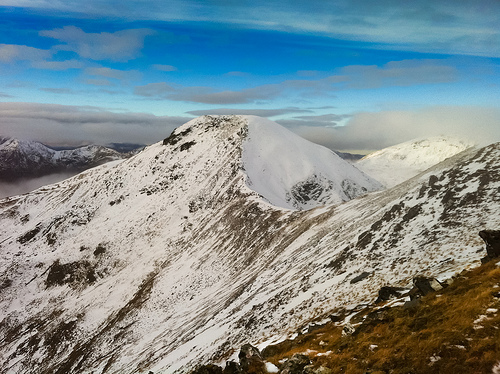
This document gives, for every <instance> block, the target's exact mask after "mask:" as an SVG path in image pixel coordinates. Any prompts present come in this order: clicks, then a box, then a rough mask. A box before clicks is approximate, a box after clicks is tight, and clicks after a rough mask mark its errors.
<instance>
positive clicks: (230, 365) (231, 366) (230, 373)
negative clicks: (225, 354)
mask: <svg viewBox="0 0 500 374" xmlns="http://www.w3.org/2000/svg"><path fill="white" fill-rule="evenodd" d="M241 372H242V371H241V367H240V365H239V364H238V363H237V362H234V361H227V362H226V367H225V368H224V371H223V372H222V373H223V374H239V373H241Z"/></svg>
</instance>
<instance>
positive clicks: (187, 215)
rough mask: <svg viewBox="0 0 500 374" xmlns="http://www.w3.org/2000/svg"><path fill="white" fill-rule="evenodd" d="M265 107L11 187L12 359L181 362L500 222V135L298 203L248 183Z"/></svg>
mask: <svg viewBox="0 0 500 374" xmlns="http://www.w3.org/2000/svg"><path fill="white" fill-rule="evenodd" d="M252 123H253V124H252ZM262 124H263V120H260V119H256V118H253V117H202V118H199V119H196V120H193V121H191V122H189V123H188V124H185V125H183V126H181V127H180V128H178V129H177V130H176V131H175V132H174V133H173V134H172V135H171V136H169V137H168V138H167V139H165V140H164V142H163V143H158V144H154V145H152V146H150V147H148V148H146V149H145V150H144V151H143V152H141V153H139V154H138V155H137V156H135V157H132V158H130V159H128V160H125V161H122V162H116V163H109V164H106V165H103V166H101V167H97V168H94V169H91V170H88V171H86V172H84V173H82V174H80V175H78V176H76V177H74V178H71V179H69V180H66V181H64V182H61V183H60V184H58V185H53V186H48V187H44V188H42V189H39V190H37V191H34V192H32V193H30V194H27V195H24V196H18V197H12V198H7V199H3V200H0V220H1V223H2V224H1V225H0V256H1V258H0V277H1V278H0V293H1V298H0V315H1V316H3V317H2V318H3V319H2V321H1V322H0V336H4V337H5V338H4V339H3V340H2V341H1V342H0V355H1V357H2V360H0V371H1V372H6V373H19V372H31V373H90V372H99V373H101V372H106V373H143V372H144V373H147V372H148V371H153V372H154V373H155V374H157V373H172V372H176V371H180V372H186V371H188V370H189V369H190V368H192V367H193V366H195V365H196V364H198V363H200V362H207V361H215V362H217V361H219V360H222V359H225V358H227V357H228V356H230V355H232V354H233V351H232V349H233V348H235V347H238V346H239V345H241V344H243V343H246V342H252V343H254V344H259V343H263V342H265V341H269V340H272V339H276V338H279V337H283V336H287V335H291V334H293V333H294V332H295V331H296V330H297V329H299V328H301V327H302V326H304V324H306V323H308V322H309V321H311V320H312V319H315V318H324V317H325V316H328V315H329V314H330V313H332V312H333V311H334V310H335V309H336V308H350V307H352V306H354V305H356V304H359V303H364V302H370V301H373V300H374V299H375V298H376V293H377V291H378V289H379V288H380V287H381V286H383V285H388V284H390V285H396V286H408V285H409V284H410V283H411V279H412V276H414V275H416V274H418V273H423V274H430V275H434V276H439V275H445V274H449V273H450V272H453V271H457V270H460V269H462V268H464V267H468V266H471V264H473V263H474V261H477V260H478V259H479V258H480V257H481V256H482V255H483V254H482V253H480V252H481V251H478V250H480V249H481V246H482V244H481V240H480V239H479V237H478V235H477V232H478V231H479V230H481V229H484V228H496V227H498V225H499V224H500V214H499V213H498V212H499V210H498V204H499V197H498V188H499V187H500V180H499V178H500V173H499V171H500V161H499V160H500V145H498V144H497V145H492V146H490V147H487V148H484V149H481V150H479V151H469V152H466V153H464V154H461V155H459V156H455V157H454V158H451V159H448V160H446V161H445V162H444V163H441V164H439V165H437V166H435V167H434V168H432V169H430V170H429V171H428V172H427V173H426V174H423V175H421V176H419V177H418V178H414V179H412V180H411V181H408V182H405V183H403V184H401V185H400V186H398V187H396V188H394V189H391V190H388V191H381V192H375V193H372V194H369V195H365V196H363V197H360V198H358V199H354V200H351V201H349V202H346V203H343V204H341V205H332V206H326V207H320V208H316V209H311V210H302V211H297V210H291V209H284V208H283V207H275V206H273V205H271V204H270V203H269V200H270V199H269V198H263V197H262V196H261V195H262V194H264V195H265V194H266V191H268V190H269V188H270V187H269V186H267V187H266V189H265V191H264V193H262V194H260V193H257V192H255V191H254V190H252V189H250V188H249V185H247V182H248V180H252V181H253V182H255V181H256V180H258V175H256V174H252V172H249V170H258V169H257V168H256V167H255V163H258V162H257V161H252V160H257V155H259V154H260V155H262V153H253V154H252V153H251V152H250V155H252V157H250V160H251V161H248V160H249V159H248V158H247V159H245V157H247V156H248V154H247V155H244V154H245V152H249V149H246V150H245V147H248V145H249V143H251V142H254V141H257V139H262V138H259V137H258V135H262V134H263V132H259V131H260V130H258V128H257V130H256V129H255V128H254V129H252V126H254V125H255V126H256V127H258V126H260V125H262ZM261 131H263V130H261ZM271 131H274V130H271ZM271 140H272V139H268V141H271ZM273 141H277V140H273ZM286 144H288V142H286ZM250 149H252V148H250ZM264 149H266V148H265V147H264ZM304 152H306V153H307V154H309V155H310V151H304ZM283 154H286V152H284V153H283ZM262 157H263V156H262ZM244 160H246V162H243V161H244ZM268 161H269V160H268ZM276 161H277V162H278V161H279V162H281V163H283V164H284V165H287V162H286V161H282V160H279V159H278V160H276ZM259 162H260V161H259ZM269 164H270V161H269ZM243 166H244V168H243ZM269 167H270V168H271V167H273V166H269ZM277 170H280V168H278V169H277ZM318 170H321V168H319V169H318ZM318 173H319V172H318ZM293 183H294V181H291V182H289V184H286V183H284V184H283V183H281V182H280V183H279V182H276V181H274V182H273V183H271V184H270V186H278V187H279V188H278V190H279V189H280V188H282V187H283V186H290V185H293ZM363 273H367V275H366V276H365V278H364V279H362V280H360V281H355V280H356V278H357V277H358V276H359V275H361V274H363Z"/></svg>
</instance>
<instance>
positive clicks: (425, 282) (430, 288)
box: [409, 276, 444, 300]
mask: <svg viewBox="0 0 500 374" xmlns="http://www.w3.org/2000/svg"><path fill="white" fill-rule="evenodd" d="M413 285H414V287H413V288H412V289H411V290H410V292H409V296H410V299H411V300H413V299H416V298H419V297H421V296H425V295H428V294H430V293H431V292H435V291H439V290H441V289H443V286H444V285H443V284H442V283H440V282H439V281H438V280H437V279H436V278H427V277H422V276H418V277H415V278H413Z"/></svg>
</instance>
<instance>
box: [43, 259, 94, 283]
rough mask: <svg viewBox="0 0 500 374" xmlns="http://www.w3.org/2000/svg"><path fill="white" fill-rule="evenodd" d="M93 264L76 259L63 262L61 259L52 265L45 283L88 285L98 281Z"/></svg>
mask: <svg viewBox="0 0 500 374" xmlns="http://www.w3.org/2000/svg"><path fill="white" fill-rule="evenodd" d="M96 280H97V279H96V276H95V271H94V268H93V266H92V265H91V264H90V262H88V261H75V262H70V263H68V264H61V263H60V262H59V260H56V261H54V263H53V264H52V265H51V266H50V268H49V272H48V274H47V278H46V279H45V285H46V286H47V287H53V286H62V285H65V284H68V285H69V286H71V287H77V286H87V285H89V284H92V283H94V282H95V281H96Z"/></svg>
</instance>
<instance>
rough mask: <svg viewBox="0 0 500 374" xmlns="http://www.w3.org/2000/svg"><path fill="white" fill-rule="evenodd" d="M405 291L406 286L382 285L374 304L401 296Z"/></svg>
mask: <svg viewBox="0 0 500 374" xmlns="http://www.w3.org/2000/svg"><path fill="white" fill-rule="evenodd" d="M405 291H406V288H402V287H391V286H384V287H382V288H381V289H380V290H379V291H378V297H377V300H375V304H380V303H381V302H384V301H388V300H390V299H393V298H397V297H401V295H402V294H403V293H404V292H405Z"/></svg>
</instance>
